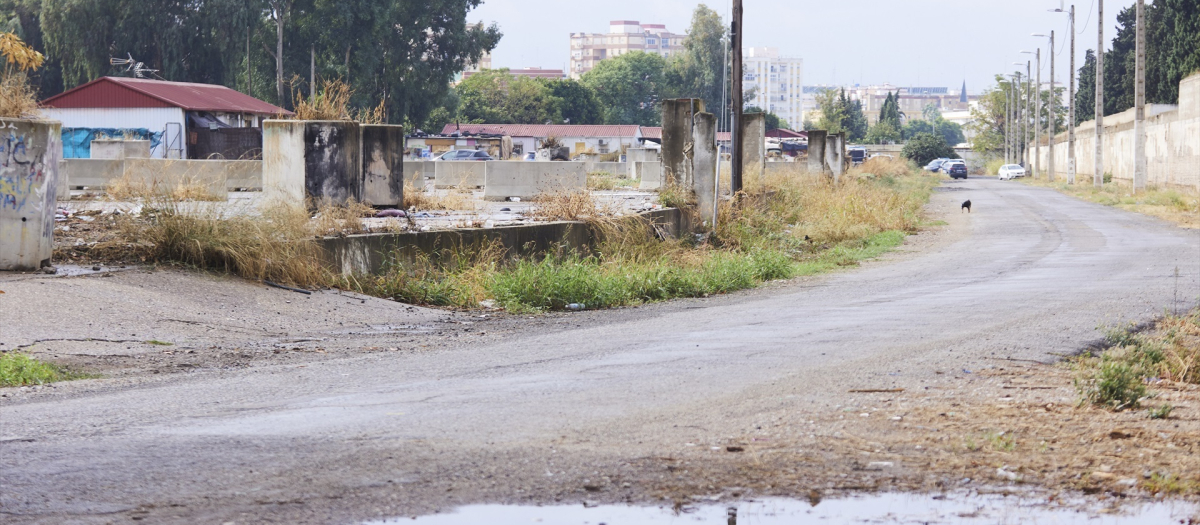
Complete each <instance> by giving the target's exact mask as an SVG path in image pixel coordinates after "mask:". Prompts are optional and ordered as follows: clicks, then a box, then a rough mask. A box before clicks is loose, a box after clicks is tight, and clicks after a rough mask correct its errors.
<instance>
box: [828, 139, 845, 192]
mask: <svg viewBox="0 0 1200 525" xmlns="http://www.w3.org/2000/svg"><path fill="white" fill-rule="evenodd" d="M825 171H826V172H828V173H830V174H832V175H833V180H834V182H837V181H838V180H840V179H841V177H842V173H845V171H846V134H845V133H834V134H832V135H829V136H827V137H826V139H825Z"/></svg>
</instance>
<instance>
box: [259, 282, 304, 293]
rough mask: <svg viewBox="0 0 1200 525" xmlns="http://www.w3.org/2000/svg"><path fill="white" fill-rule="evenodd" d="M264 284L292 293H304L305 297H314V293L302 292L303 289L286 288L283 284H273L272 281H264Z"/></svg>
mask: <svg viewBox="0 0 1200 525" xmlns="http://www.w3.org/2000/svg"><path fill="white" fill-rule="evenodd" d="M263 283H264V284H266V285H267V286H273V287H275V288H279V289H282V290H290V291H293V292H296V293H302V294H304V295H312V292H310V291H308V290H302V289H300V288H292V287H291V286H284V285H282V284H279V283H276V282H271V281H266V280H264V281H263Z"/></svg>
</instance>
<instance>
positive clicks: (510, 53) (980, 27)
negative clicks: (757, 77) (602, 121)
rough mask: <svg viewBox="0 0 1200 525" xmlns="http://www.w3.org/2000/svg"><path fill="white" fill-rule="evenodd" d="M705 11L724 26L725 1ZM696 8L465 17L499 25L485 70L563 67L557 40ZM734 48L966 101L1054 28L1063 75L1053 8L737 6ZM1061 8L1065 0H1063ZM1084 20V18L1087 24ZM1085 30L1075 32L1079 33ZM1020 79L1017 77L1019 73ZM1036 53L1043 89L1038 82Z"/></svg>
mask: <svg viewBox="0 0 1200 525" xmlns="http://www.w3.org/2000/svg"><path fill="white" fill-rule="evenodd" d="M1134 2H1135V0H1108V1H1107V2H1105V3H1104V15H1105V16H1104V18H1105V29H1104V39H1105V42H1106V44H1105V45H1106V46H1109V45H1111V42H1112V37H1113V36H1115V35H1116V19H1117V13H1118V12H1119V11H1120V10H1121V9H1124V8H1126V7H1128V6H1129V5H1132V4H1133V3H1134ZM731 3H732V2H730V1H728V0H725V1H721V2H708V3H707V5H708V6H709V7H711V8H713V9H714V10H716V11H717V12H718V13H721V16H722V17H723V18H724V19H725V20H726V23H728V16H729V10H730V7H729V6H730V4H731ZM696 5H698V2H695V1H689V0H652V1H651V0H606V1H588V2H579V1H567V2H563V1H561V0H556V1H552V0H484V3H483V5H481V6H480V7H479V8H478V9H476V10H475V11H474V12H473V13H471V14H470V15H469V19H470V20H481V21H484V22H486V23H491V22H495V23H497V24H499V26H500V29H501V31H503V33H504V38H502V39H501V40H500V45H499V47H497V48H496V50H495V51H494V52H493V54H492V65H493V67H497V68H500V67H508V68H522V67H530V66H536V67H543V68H552V69H560V68H561V69H566V67H567V61H568V59H569V45H570V44H569V34H570V33H572V32H588V33H606V32H608V22H609V21H610V20H638V21H640V22H642V23H661V24H666V26H667V29H669V30H671V31H675V32H679V33H682V32H684V31H685V30H686V29H687V27H688V24H689V22H690V20H691V15H692V10H694V9H695V7H696ZM743 5H744V9H745V16H746V34H745V35H744V37H743V38H744V41H743V45H744V46H746V47H751V46H754V47H758V46H771V47H778V48H779V50H780V53H782V54H786V55H791V56H798V57H800V58H803V59H804V83H805V84H806V85H813V84H855V83H863V84H873V83H883V82H891V83H892V84H895V85H898V86H916V85H922V86H935V87H949V88H952V89H957V88H959V87H960V86H961V85H962V82H963V80H964V79H965V80H966V82H967V90H968V91H969V92H971V93H978V92H979V91H980V90H982V89H983V88H985V87H986V86H987V85H988V84H991V83H992V78H993V75H995V74H996V73H999V72H1011V71H1013V70H1015V69H1017V68H1016V66H1013V65H1012V63H1013V62H1021V63H1024V62H1025V60H1026V58H1027V57H1030V58H1031V56H1030V55H1022V54H1020V51H1021V50H1033V49H1034V48H1036V47H1037V46H1039V45H1041V46H1043V47H1047V46H1048V45H1049V44H1048V41H1047V39H1043V38H1035V37H1032V36H1030V34H1031V33H1046V34H1049V32H1050V30H1054V31H1055V38H1056V40H1055V47H1057V48H1058V49H1059V53H1060V54H1059V55H1057V57H1058V58H1056V60H1058V61H1059V62H1057V63H1056V64H1055V71H1056V78H1058V79H1065V78H1066V77H1065V76H1063V74H1064V72H1065V71H1066V70H1067V67H1068V58H1069V56H1070V55H1069V53H1068V47H1066V46H1068V45H1069V41H1068V40H1067V36H1068V35H1067V15H1065V14H1060V13H1052V12H1048V10H1050V9H1054V8H1057V7H1058V5H1059V0H824V1H815V0H743ZM1067 5H1068V6H1069V5H1070V3H1069V2H1068V3H1067ZM1075 13H1076V30H1077V32H1078V33H1080V34H1079V36H1078V37H1077V41H1076V54H1077V56H1078V58H1077V59H1076V67H1080V66H1081V65H1082V62H1083V55H1084V51H1085V50H1087V49H1094V48H1095V47H1096V12H1095V0H1076V3H1075ZM1089 15H1090V16H1089ZM1085 25H1086V27H1085ZM1021 69H1022V70H1024V68H1023V67H1022V68H1021ZM1049 74H1050V66H1049V57H1048V56H1047V55H1046V54H1045V53H1043V73H1042V75H1043V80H1046V79H1048V78H1049Z"/></svg>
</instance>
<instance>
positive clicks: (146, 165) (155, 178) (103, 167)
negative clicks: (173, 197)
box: [59, 158, 263, 199]
mask: <svg viewBox="0 0 1200 525" xmlns="http://www.w3.org/2000/svg"><path fill="white" fill-rule="evenodd" d="M59 166H60V168H59V172H60V175H59V180H60V181H62V182H61V183H60V186H62V187H63V188H65V189H66V190H67V191H64V190H63V189H60V190H59V198H60V199H66V198H69V196H70V194H69V190H70V189H72V188H91V189H102V188H107V187H108V186H109V185H111V184H112V182H113V181H115V180H117V179H121V178H123V177H127V176H128V177H130V178H131V179H132V181H134V182H140V183H142V184H146V185H149V186H150V187H152V186H154V185H158V186H163V185H168V184H179V183H182V182H189V183H195V182H202V183H203V184H205V185H206V186H209V187H210V191H211V192H213V194H220V193H221V192H224V191H236V190H261V189H262V187H263V180H262V177H263V176H262V161H258V160H175V159H155V158H150V159H126V160H106V159H65V160H63V161H61V162H60V163H59Z"/></svg>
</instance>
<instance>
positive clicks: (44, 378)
mask: <svg viewBox="0 0 1200 525" xmlns="http://www.w3.org/2000/svg"><path fill="white" fill-rule="evenodd" d="M64 379H72V377H71V375H70V374H69V373H67V372H65V371H63V370H62V369H61V368H59V367H58V366H55V365H52V364H49V363H43V362H41V361H38V360H36V359H34V358H32V357H29V356H27V355H25V354H0V386H26V385H44V384H46V383H53V382H55V381H62V380H64Z"/></svg>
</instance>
